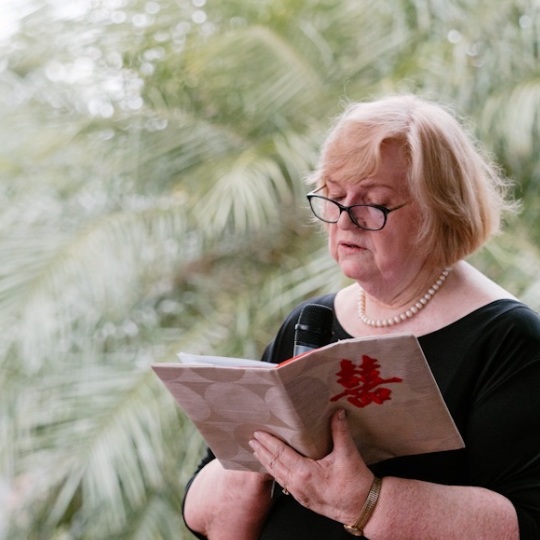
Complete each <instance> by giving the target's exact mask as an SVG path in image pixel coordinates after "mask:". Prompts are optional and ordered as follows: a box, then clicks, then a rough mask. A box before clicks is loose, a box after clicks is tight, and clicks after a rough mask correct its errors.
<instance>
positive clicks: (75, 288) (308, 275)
mask: <svg viewBox="0 0 540 540" xmlns="http://www.w3.org/2000/svg"><path fill="white" fill-rule="evenodd" d="M539 15H540V4H539V2H538V1H537V0H497V1H495V2H494V1H493V0H377V1H376V2H374V1H373V0H340V1H337V2H336V1H335V0H257V1H252V0H69V1H68V0H2V2H1V3H0V111H1V116H0V134H1V136H0V140H1V145H0V223H1V227H0V328H1V329H2V332H1V334H0V539H2V540H3V539H9V540H11V539H16V540H18V539H47V540H49V539H55V540H56V539H62V540H64V539H100V540H103V539H128V538H129V539H141V540H153V539H164V540H170V539H183V538H186V539H187V538H190V535H189V534H188V533H186V531H185V529H184V528H183V525H182V522H181V518H180V502H181V496H182V490H183V486H184V484H185V482H186V480H187V479H188V478H189V476H190V475H191V473H192V471H193V469H194V467H195V464H196V463H197V461H198V459H199V456H200V454H201V452H202V448H203V446H202V442H201V440H200V437H199V436H198V434H197V433H196V432H195V430H194V428H193V427H192V425H191V424H190V422H189V421H188V420H187V419H186V418H185V417H184V415H183V414H182V412H181V411H180V410H179V408H178V407H177V406H176V405H175V403H173V401H172V398H170V396H169V395H168V393H167V392H166V391H165V390H164V388H163V387H162V386H161V384H160V383H159V382H158V381H157V378H156V377H155V375H154V374H153V373H152V372H151V371H150V369H149V365H150V363H152V362H168V361H174V360H175V355H176V353H177V352H178V351H179V350H187V351H190V352H194V353H202V354H211V353H218V354H221V355H229V356H242V357H251V358H257V357H258V356H259V355H260V353H261V352H262V350H263V348H264V346H265V344H266V343H267V342H268V340H269V339H271V337H272V335H273V333H274V332H275V331H276V329H277V327H278V324H279V322H280V321H281V318H282V317H283V316H284V315H285V314H286V313H287V312H288V310H289V309H290V307H291V306H292V305H293V304H295V303H297V302H298V301H299V300H301V299H304V298H306V297H308V296H310V295H313V294H316V293H319V292H323V291H330V290H334V289H336V288H337V287H338V286H340V285H341V283H340V277H339V275H338V272H337V271H336V267H335V266H334V264H333V263H332V261H331V260H330V259H329V257H328V256H327V254H326V249H325V241H324V237H323V235H322V234H321V232H320V229H319V227H316V226H315V225H314V224H312V223H311V222H310V219H309V213H308V210H307V205H306V200H305V194H306V192H307V188H306V186H305V185H304V184H303V178H304V177H305V176H306V174H308V173H309V172H310V171H311V170H312V169H313V167H314V164H315V161H316V156H317V152H318V149H319V146H320V144H321V141H322V140H323V138H324V136H325V134H326V132H327V130H328V128H329V126H330V123H331V121H332V119H333V118H334V117H335V116H336V115H337V114H338V113H339V112H341V110H342V109H343V106H344V104H345V103H346V102H347V101H348V100H361V99H366V98H370V97H375V96H377V95H380V94H384V93H394V92H405V91H412V92H419V93H421V94H423V95H424V96H426V97H429V98H434V99H437V100H440V101H441V102H443V103H445V104H448V105H450V106H452V107H453V108H454V109H455V110H456V111H457V113H458V114H459V115H462V116H463V117H464V118H466V119H467V122H468V124H469V126H470V128H471V130H472V131H473V132H474V133H475V134H476V135H477V136H478V138H479V139H481V140H482V141H483V143H484V145H485V147H486V148H487V150H488V151H489V152H491V153H492V154H493V156H494V157H495V158H496V160H497V161H498V162H499V163H500V165H501V166H502V167H503V168H504V171H505V172H506V174H507V175H508V176H509V177H511V178H513V179H514V180H515V181H516V187H515V194H516V196H517V197H518V198H519V199H521V201H522V206H523V210H522V213H521V215H520V216H519V218H518V219H515V220H513V221H512V222H510V223H508V224H507V227H506V230H505V233H504V234H502V235H500V236H499V237H497V238H496V239H494V240H493V241H492V242H491V243H490V244H489V245H488V246H487V247H486V248H485V249H483V250H482V251H481V252H479V253H477V254H475V255H474V257H472V262H474V263H475V264H476V265H477V266H479V267H480V268H481V269H482V270H484V271H485V272H486V273H487V274H488V275H489V276H490V277H492V278H493V279H495V280H497V281H499V282H500V283H501V284H503V285H504V286H506V287H507V288H508V289H510V290H511V291H512V292H513V293H514V294H516V295H517V296H518V297H520V298H521V299H523V300H524V301H526V302H527V303H529V304H530V305H531V306H532V307H533V308H535V309H539V308H540V277H539V268H540V264H539V263H540V252H539V248H538V246H539V241H540V223H539V221H538V217H537V216H538V212H539V210H540V59H539V56H540V16H539Z"/></svg>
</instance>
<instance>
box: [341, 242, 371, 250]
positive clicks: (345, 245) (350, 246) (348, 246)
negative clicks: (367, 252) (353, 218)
mask: <svg viewBox="0 0 540 540" xmlns="http://www.w3.org/2000/svg"><path fill="white" fill-rule="evenodd" d="M339 248H340V249H342V250H345V251H362V250H364V249H365V248H364V247H362V246H360V245H359V244H357V243H355V242H345V241H342V242H340V243H339Z"/></svg>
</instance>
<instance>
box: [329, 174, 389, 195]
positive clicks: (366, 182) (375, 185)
mask: <svg viewBox="0 0 540 540" xmlns="http://www.w3.org/2000/svg"><path fill="white" fill-rule="evenodd" d="M348 184H351V185H358V186H360V187H361V188H362V189H364V190H368V189H384V190H388V191H391V192H392V193H399V192H398V191H397V190H396V188H395V187H393V186H389V185H388V184H381V183H379V182H377V181H376V180H372V179H370V178H366V179H362V180H359V181H358V182H355V183H353V182H348ZM324 185H326V187H328V188H331V187H336V186H338V187H342V186H344V185H346V184H342V183H341V182H338V181H337V180H332V179H331V178H328V177H326V178H325V179H324Z"/></svg>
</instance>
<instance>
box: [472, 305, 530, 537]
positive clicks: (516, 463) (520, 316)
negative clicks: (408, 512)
mask: <svg viewBox="0 0 540 540" xmlns="http://www.w3.org/2000/svg"><path fill="white" fill-rule="evenodd" d="M481 342H482V343H483V347H484V350H485V351H486V354H485V363H484V365H483V367H482V369H481V370H480V371H479V373H478V378H477V383H476V385H477V386H476V390H475V391H474V392H473V395H474V399H473V402H472V406H471V414H470V416H469V419H468V425H467V428H466V438H467V454H468V463H469V467H470V475H471V480H472V482H471V483H472V484H473V485H478V486H484V487H486V488H488V489H491V490H493V491H496V492H498V493H501V494H502V495H504V496H505V497H507V498H508V499H509V500H510V501H511V502H512V504H513V505H514V507H515V509H516V512H517V516H518V521H519V529H520V538H521V540H538V539H539V538H540V389H539V387H540V322H539V319H538V317H537V316H536V314H533V313H532V312H531V311H530V310H528V309H526V308H517V309H515V310H513V311H512V313H511V317H504V319H501V321H500V322H499V324H497V325H495V327H494V328H493V331H491V332H489V333H488V334H487V335H486V336H485V338H483V339H482V340H481Z"/></svg>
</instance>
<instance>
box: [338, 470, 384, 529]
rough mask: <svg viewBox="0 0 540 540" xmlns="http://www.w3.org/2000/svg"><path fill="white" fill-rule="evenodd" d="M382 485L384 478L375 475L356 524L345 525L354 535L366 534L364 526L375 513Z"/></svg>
mask: <svg viewBox="0 0 540 540" xmlns="http://www.w3.org/2000/svg"><path fill="white" fill-rule="evenodd" d="M381 486H382V479H381V478H377V477H376V476H375V478H373V483H372V484H371V487H370V488H369V493H368V496H367V497H366V501H365V502H364V506H362V510H361V511H360V517H359V518H358V519H357V520H356V523H355V524H354V525H343V527H345V530H346V531H347V532H348V533H350V534H352V535H354V536H364V527H365V526H366V525H367V522H368V521H369V518H370V517H371V514H373V510H375V505H376V504H377V501H378V500H379V495H380V493H381Z"/></svg>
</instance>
